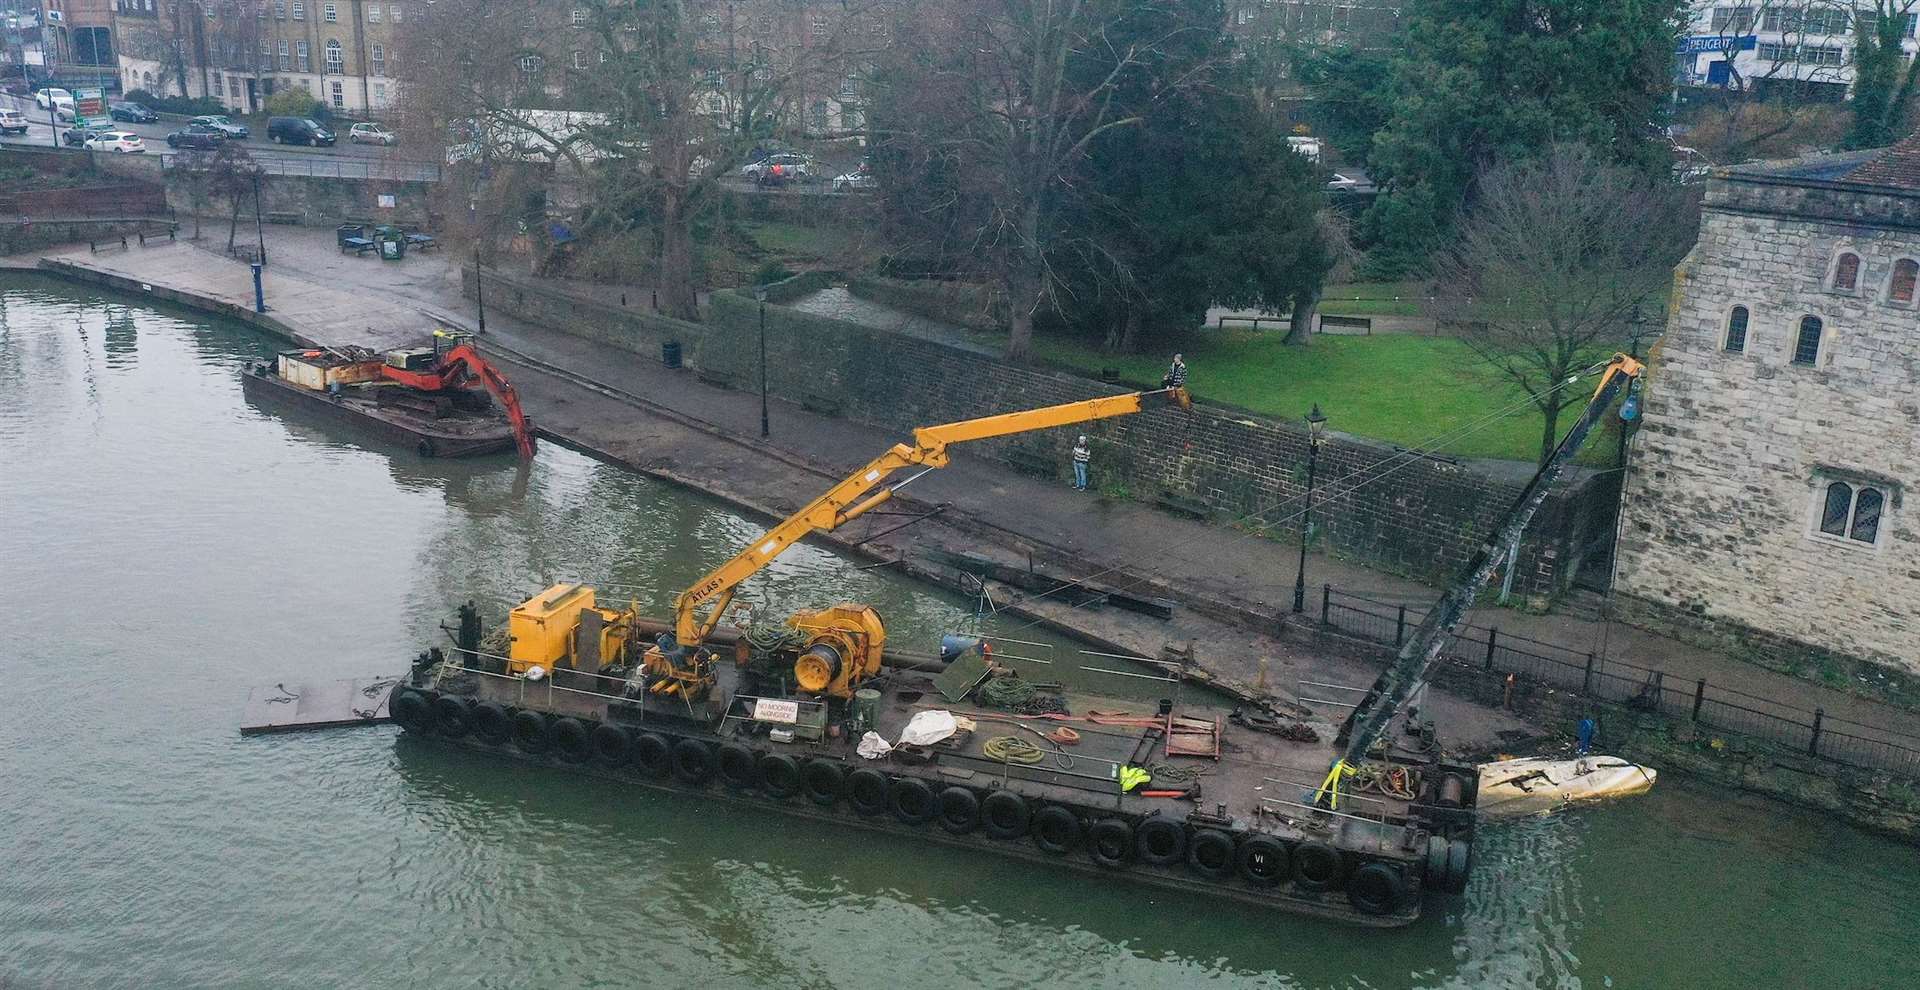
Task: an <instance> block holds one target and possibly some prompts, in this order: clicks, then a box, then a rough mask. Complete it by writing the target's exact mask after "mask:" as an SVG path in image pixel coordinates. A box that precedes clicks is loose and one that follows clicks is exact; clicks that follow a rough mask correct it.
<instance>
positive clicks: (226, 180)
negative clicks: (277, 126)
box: [203, 141, 265, 254]
mask: <svg viewBox="0 0 1920 990" xmlns="http://www.w3.org/2000/svg"><path fill="white" fill-rule="evenodd" d="M203 162H204V164H205V167H206V170H207V174H206V190H207V197H208V198H209V199H212V200H214V201H216V202H223V203H225V204H226V205H227V252H228V253H229V254H231V253H232V252H233V245H234V240H235V238H236V235H238V233H239V231H240V208H241V207H242V206H245V205H246V204H247V203H248V202H249V201H251V202H253V204H254V206H255V208H256V209H258V207H259V196H260V186H261V183H262V181H263V176H264V174H265V173H264V170H262V169H261V168H260V164H259V163H258V162H256V161H254V160H253V156H252V155H250V154H248V153H247V149H246V146H245V145H243V144H241V143H240V142H238V141H222V142H220V147H219V148H218V149H216V150H214V151H213V152H212V153H211V154H209V155H207V156H206V157H205V158H204V159H203Z"/></svg>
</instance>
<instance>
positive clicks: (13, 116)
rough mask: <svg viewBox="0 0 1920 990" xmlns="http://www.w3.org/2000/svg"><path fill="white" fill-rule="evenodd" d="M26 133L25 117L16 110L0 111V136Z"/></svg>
mask: <svg viewBox="0 0 1920 990" xmlns="http://www.w3.org/2000/svg"><path fill="white" fill-rule="evenodd" d="M25 133H27V115H26V114H24V113H21V112H20V111H18V110H0V134H25Z"/></svg>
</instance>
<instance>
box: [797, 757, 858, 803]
mask: <svg viewBox="0 0 1920 990" xmlns="http://www.w3.org/2000/svg"><path fill="white" fill-rule="evenodd" d="M800 786H801V790H803V791H805V792H806V794H807V800H809V801H812V802H813V803H814V804H817V805H820V806H821V807H823V808H830V807H832V806H833V804H834V802H836V801H838V800H840V795H841V793H842V792H844V791H845V790H846V788H847V772H846V771H845V770H843V769H841V767H840V764H838V763H835V762H833V761H832V760H808V761H807V762H806V765H804V766H802V767H801V768H800Z"/></svg>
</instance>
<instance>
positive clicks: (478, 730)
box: [470, 701, 513, 746]
mask: <svg viewBox="0 0 1920 990" xmlns="http://www.w3.org/2000/svg"><path fill="white" fill-rule="evenodd" d="M470 721H471V722H472V723H473V734H474V735H476V736H478V737H480V741H482V742H490V743H493V744H494V745H496V746H497V745H499V744H501V743H503V742H506V741H507V740H508V739H510V738H512V736H513V714H512V713H511V712H509V711H507V706H505V705H503V704H500V703H499V702H497V701H483V702H481V703H479V704H477V705H475V706H473V715H472V717H471V719H470Z"/></svg>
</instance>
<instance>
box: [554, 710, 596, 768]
mask: <svg viewBox="0 0 1920 990" xmlns="http://www.w3.org/2000/svg"><path fill="white" fill-rule="evenodd" d="M548 731H549V732H550V733H551V734H552V736H553V748H554V749H555V750H557V751H558V752H559V753H560V758H561V759H564V760H566V761H568V762H569V763H585V762H586V761H587V758H588V757H590V756H592V755H593V733H592V732H591V731H589V730H588V729H587V723H585V722H582V721H580V720H579V719H577V718H572V717H563V718H556V719H554V720H553V727H552V728H551V729H549V730H548Z"/></svg>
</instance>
